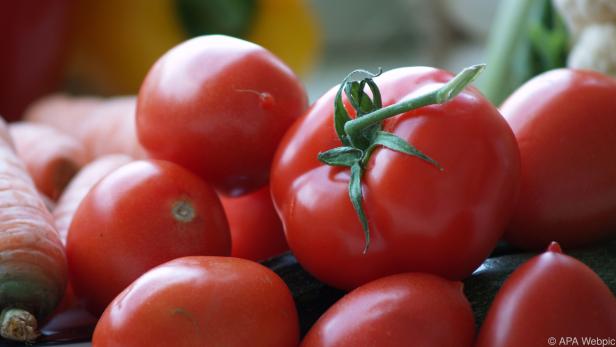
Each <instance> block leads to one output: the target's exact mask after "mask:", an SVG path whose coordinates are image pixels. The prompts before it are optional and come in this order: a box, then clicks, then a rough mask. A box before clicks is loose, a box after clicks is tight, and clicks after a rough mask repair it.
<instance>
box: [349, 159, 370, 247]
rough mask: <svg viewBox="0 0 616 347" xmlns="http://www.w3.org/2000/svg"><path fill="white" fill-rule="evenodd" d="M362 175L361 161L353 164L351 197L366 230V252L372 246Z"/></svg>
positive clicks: (350, 186) (350, 184) (350, 185)
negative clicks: (364, 202) (364, 205)
mask: <svg viewBox="0 0 616 347" xmlns="http://www.w3.org/2000/svg"><path fill="white" fill-rule="evenodd" d="M362 175H363V169H362V167H361V165H360V164H359V163H355V164H353V166H351V181H350V182H349V197H350V198H351V203H352V204H353V208H354V209H355V212H356V213H357V216H358V217H359V221H360V222H361V226H362V229H363V231H364V237H365V239H366V243H365V245H364V250H363V253H364V254H366V252H367V251H368V247H370V229H369V227H368V218H367V217H366V213H365V212H364V207H363V193H362V189H361V176H362Z"/></svg>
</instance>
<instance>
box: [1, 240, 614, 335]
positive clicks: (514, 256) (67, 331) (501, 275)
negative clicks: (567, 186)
mask: <svg viewBox="0 0 616 347" xmlns="http://www.w3.org/2000/svg"><path fill="white" fill-rule="evenodd" d="M563 251H564V253H565V254H569V255H571V256H573V257H575V258H576V259H578V260H580V261H582V262H583V263H585V264H586V265H588V266H589V267H590V268H591V269H593V270H594V271H595V272H596V273H597V274H598V275H599V277H601V278H602V279H603V281H604V282H605V283H606V284H607V285H608V287H609V288H610V289H611V290H612V292H614V293H616V240H612V241H611V242H605V243H604V244H603V245H600V246H595V247H590V248H585V249H577V250H573V251H570V252H568V251H567V250H566V249H565V250H563ZM534 255H536V253H519V252H518V251H517V250H516V249H514V248H512V247H510V246H508V245H507V244H505V243H501V244H499V245H498V246H497V247H496V249H495V250H494V252H493V253H492V255H491V257H490V258H488V259H487V260H486V261H485V262H484V263H483V264H482V265H481V267H480V268H479V269H477V270H476V271H475V272H474V273H473V275H472V276H471V277H470V278H468V279H466V280H464V292H465V294H466V296H467V298H468V300H469V302H470V303H471V306H472V309H473V312H474V314H475V320H476V322H477V325H478V326H479V325H480V324H481V322H483V319H484V318H485V315H486V312H487V310H488V308H489V307H490V303H491V302H492V300H493V299H494V296H495V295H496V293H497V292H498V289H499V288H500V287H501V286H502V285H503V283H504V282H505V280H506V279H507V277H509V275H510V274H511V273H512V272H513V271H514V270H515V269H516V268H517V267H518V266H520V265H521V264H523V263H524V262H526V261H527V260H528V259H530V258H531V257H533V256H534ZM263 264H264V265H265V266H267V267H269V268H270V269H272V270H273V271H274V272H276V273H277V274H278V275H279V276H280V277H281V278H282V279H283V280H284V281H285V283H286V284H287V285H288V286H289V289H290V290H291V292H292V294H293V298H294V300H295V304H296V307H297V312H298V314H299V321H300V331H301V335H302V336H304V335H305V334H306V332H307V331H308V330H309V329H310V327H311V326H312V325H313V324H314V322H316V321H317V319H318V318H319V317H320V316H321V314H323V312H325V311H326V310H327V308H329V307H330V306H331V305H332V304H333V303H335V302H336V301H337V300H338V299H340V298H341V297H342V296H343V295H344V294H345V292H344V291H342V290H339V289H336V288H332V287H330V286H328V285H326V284H324V283H322V282H320V281H318V280H317V279H315V278H314V277H313V276H312V275H310V274H309V273H308V272H306V271H305V270H304V269H303V268H302V267H301V266H300V265H299V263H298V262H297V260H296V259H295V257H294V256H293V254H291V253H290V252H287V253H284V254H281V255H280V256H277V257H274V258H271V259H269V260H267V261H264V262H263ZM68 313H69V314H72V315H73V316H72V317H64V318H66V319H64V320H63V319H58V317H56V318H54V320H52V321H51V322H50V323H49V324H47V325H46V326H45V328H44V329H43V334H44V335H43V336H42V337H41V340H40V341H39V342H38V343H36V344H34V345H32V346H53V345H58V344H63V343H67V342H84V341H88V340H89V339H90V337H91V334H92V332H93V329H94V323H95V320H94V318H93V317H92V316H89V315H88V314H87V313H85V312H83V311H79V310H76V311H74V312H68ZM61 318H62V317H61ZM71 318H72V319H73V321H79V322H81V323H82V324H80V325H78V326H75V325H74V324H73V325H71V324H67V321H70V319H71ZM23 345H24V344H23V343H14V342H8V341H4V340H0V347H4V346H6V347H13V346H23Z"/></svg>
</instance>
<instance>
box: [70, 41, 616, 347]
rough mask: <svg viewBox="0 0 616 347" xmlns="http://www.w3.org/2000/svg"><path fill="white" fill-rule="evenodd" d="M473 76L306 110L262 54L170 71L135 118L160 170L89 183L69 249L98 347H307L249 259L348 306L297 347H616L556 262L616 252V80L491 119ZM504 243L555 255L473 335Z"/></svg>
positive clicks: (403, 85) (582, 285)
mask: <svg viewBox="0 0 616 347" xmlns="http://www.w3.org/2000/svg"><path fill="white" fill-rule="evenodd" d="M482 69H483V66H473V67H470V68H467V69H465V70H464V71H462V72H461V73H460V74H458V75H455V76H454V75H452V74H450V73H448V72H446V71H443V70H439V69H435V68H429V67H408V68H400V69H395V70H391V71H387V72H385V73H382V74H378V75H372V74H369V73H367V72H358V73H359V74H363V75H364V76H366V77H363V78H360V79H359V80H357V81H355V80H351V79H350V77H352V76H351V75H350V76H349V77H347V79H345V80H344V81H343V83H342V84H341V85H340V86H337V87H335V88H333V89H332V90H330V91H329V92H327V93H326V94H325V95H323V96H322V97H321V98H319V99H318V100H316V101H315V102H314V103H313V104H312V106H310V108H307V99H306V94H305V91H304V89H303V87H302V85H301V82H300V81H299V79H298V78H297V77H296V76H295V75H294V74H293V72H292V71H291V70H290V69H289V68H287V67H286V66H285V65H284V64H283V63H282V62H281V61H280V60H279V59H278V58H276V57H275V56H273V55H272V54H271V53H269V52H268V51H266V50H265V49H263V48H262V47H259V46H258V45H255V44H252V43H249V42H246V41H242V40H239V39H234V38H230V37H225V36H204V37H198V38H195V39H192V40H189V41H187V42H185V43H183V44H181V45H179V46H177V47H175V48H173V49H172V50H171V51H169V52H168V53H166V54H165V55H163V56H162V57H161V58H160V59H159V60H158V61H157V62H156V63H155V64H154V66H153V67H152V69H151V70H150V72H149V74H148V76H147V77H146V79H145V80H144V82H143V84H142V86H141V89H140V92H139V96H138V103H137V111H136V118H137V129H136V130H137V135H138V137H139V140H140V142H141V144H142V145H143V147H144V148H145V150H146V151H147V153H148V155H149V157H150V159H147V160H142V161H137V162H133V163H131V164H128V165H126V166H123V167H121V168H120V169H118V170H116V171H114V172H112V173H111V174H109V175H108V176H106V177H105V178H103V179H102V180H101V181H100V182H99V183H98V184H97V185H96V186H94V188H93V189H92V190H91V191H90V192H89V193H88V195H87V196H86V197H85V198H84V200H83V201H82V203H81V204H80V207H79V209H78V210H77V212H76V214H75V217H74V219H73V222H72V224H71V227H70V230H69V234H68V240H67V253H68V261H69V270H70V272H71V281H72V286H73V287H74V289H75V292H76V293H77V295H78V296H79V297H80V298H81V299H83V300H85V305H86V307H88V309H89V310H90V311H91V312H93V313H95V314H101V312H103V310H104V313H102V316H101V318H100V320H99V322H98V325H97V327H96V330H95V332H94V338H93V344H94V345H95V346H144V345H178V344H183V345H190V346H201V345H224V346H247V345H250V346H297V345H298V344H299V343H300V333H299V329H298V313H297V310H296V307H295V305H294V302H293V297H292V293H290V291H289V289H288V287H287V286H286V285H285V283H284V282H283V281H282V280H281V279H280V278H279V277H278V276H277V275H276V274H275V273H274V272H272V271H271V270H269V269H267V268H266V267H264V266H262V265H259V264H258V263H256V262H255V261H259V260H264V259H266V258H269V257H271V256H275V255H277V254H279V253H281V252H283V251H285V250H287V249H290V251H291V252H292V254H293V255H294V256H295V257H296V258H297V260H298V261H299V263H300V264H301V266H302V267H303V268H305V269H306V270H307V271H308V272H309V273H310V274H311V275H312V276H314V277H315V278H317V279H318V280H319V281H321V282H323V283H326V284H327V285H329V286H332V287H336V288H339V289H342V290H344V291H349V293H348V294H347V295H346V296H345V297H344V298H342V299H341V300H340V301H338V302H337V303H335V304H334V305H333V306H331V308H329V310H328V311H327V312H326V313H325V314H324V315H323V316H322V317H321V318H320V319H319V320H318V321H317V322H316V323H315V324H314V326H313V327H312V329H311V330H310V331H309V332H308V334H307V335H306V337H305V338H304V339H303V341H302V342H301V346H306V347H315V346H372V345H375V346H376V345H378V346H408V345H422V346H471V345H473V344H474V343H477V346H482V347H483V346H545V345H546V341H547V340H546V339H547V338H548V337H551V336H576V337H582V336H587V335H588V336H595V337H598V338H610V337H616V300H615V299H614V295H613V293H612V292H611V291H610V289H609V288H607V286H606V285H605V284H604V283H603V282H602V280H601V279H600V278H599V277H598V276H597V275H596V274H595V273H593V271H592V270H590V269H588V268H587V267H586V266H585V265H584V264H582V263H581V262H579V261H577V260H575V259H573V258H572V257H569V256H566V255H564V254H562V252H561V251H560V248H559V246H558V245H557V244H552V245H550V242H551V241H558V242H562V244H563V245H564V246H567V247H574V246H580V245H587V244H593V243H597V242H598V241H600V240H605V239H608V238H611V237H613V236H614V230H616V198H615V197H616V184H615V182H616V161H614V160H613V155H614V154H615V153H616V133H615V131H616V118H615V117H613V115H615V114H616V99H614V98H613V95H616V81H614V80H612V79H610V78H608V77H605V76H602V75H599V74H596V73H591V72H585V71H573V70H559V71H554V72H550V73H548V74H545V75H542V76H539V77H537V78H536V79H535V80H533V81H531V82H529V83H528V84H527V85H525V86H523V87H522V88H521V89H520V90H519V91H518V92H516V93H515V94H514V95H512V96H511V98H510V99H509V100H508V101H507V102H505V104H504V105H503V106H502V107H501V109H500V110H499V109H498V108H497V107H496V106H494V105H492V104H491V103H490V102H489V101H487V100H486V99H485V98H484V97H483V95H482V94H481V93H480V92H479V91H478V90H477V89H475V88H474V87H472V86H469V84H470V83H471V82H472V80H473V79H474V78H475V77H476V76H477V74H478V73H479V72H480V71H481V70H482ZM503 116H504V117H503ZM268 184H269V185H268ZM217 194H218V195H217ZM221 201H222V204H221ZM229 228H230V229H231V230H230V231H229ZM503 237H504V238H505V239H506V240H507V241H508V242H510V243H511V244H513V245H515V246H517V247H520V248H524V249H529V250H538V249H546V248H547V247H548V245H550V246H549V249H548V251H547V252H545V253H544V254H542V255H539V256H537V257H536V258H533V259H532V260H530V261H529V262H527V263H526V264H525V265H524V266H522V267H520V268H519V269H518V270H516V271H515V273H514V274H513V275H512V276H511V277H510V278H509V279H508V280H507V282H506V284H505V285H504V286H503V288H502V290H501V291H500V292H499V294H498V295H497V298H496V299H495V301H494V303H493V305H492V307H491V309H490V311H489V313H488V316H487V319H486V321H485V323H484V324H483V325H482V327H481V329H480V332H479V334H478V338H476V332H475V322H474V316H473V312H472V310H471V307H470V304H469V302H468V300H467V298H466V297H465V296H464V293H463V291H462V285H461V283H460V281H461V280H463V279H465V278H468V277H469V276H471V274H472V273H473V271H475V270H476V269H477V268H478V267H479V266H480V265H481V263H482V262H484V260H486V258H487V257H488V256H489V255H490V253H491V252H492V251H493V250H494V248H495V246H496V244H497V242H499V241H500V240H501V239H502V238H503ZM229 255H231V257H228V256H229ZM241 258H246V259H251V260H246V259H241ZM131 283H132V284H131ZM293 294H295V293H293ZM546 298H549V299H546ZM583 298H591V299H589V300H587V301H586V300H583ZM530 316H532V319H530V320H528V319H527V318H528V317H530ZM582 320H584V321H583V322H582ZM530 331H532V333H530Z"/></svg>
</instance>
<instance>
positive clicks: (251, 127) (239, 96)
mask: <svg viewBox="0 0 616 347" xmlns="http://www.w3.org/2000/svg"><path fill="white" fill-rule="evenodd" d="M306 104H307V101H306V95H305V91H304V89H303V87H302V85H301V83H300V81H299V80H298V79H297V77H296V76H295V75H294V74H293V72H292V71H291V70H290V69H289V68H288V67H287V66H286V65H284V64H283V63H282V62H281V61H280V60H278V58H276V57H275V56H273V55H272V54H271V53H269V52H268V51H266V50H265V49H264V48H262V47H260V46H258V45H255V44H253V43H250V42H247V41H243V40H240V39H235V38H231V37H227V36H221V35H213V36H201V37H197V38H194V39H191V40H188V41H186V42H184V43H182V44H180V45H179V46H177V47H175V48H173V49H171V50H170V51H169V52H167V53H166V54H165V55H163V56H162V57H161V58H160V59H159V60H158V61H157V62H156V63H155V64H154V66H153V67H152V68H151V70H150V71H149V72H148V74H147V76H146V79H145V80H144V82H143V84H142V86H141V89H140V91H139V97H138V104H137V134H138V136H139V141H140V142H141V143H142V145H143V146H144V147H145V149H146V150H147V151H148V153H149V154H150V155H151V156H152V157H154V158H159V159H166V160H170V161H173V162H176V163H179V164H180V165H182V166H184V167H186V168H189V169H190V170H192V171H194V172H195V173H197V174H198V175H199V176H201V177H202V178H204V179H205V180H206V181H207V182H209V183H211V184H212V185H213V186H214V187H215V188H216V189H217V190H218V191H220V192H221V193H223V194H226V195H231V196H238V195H241V194H245V193H247V192H250V191H254V190H256V189H258V188H260V187H262V186H264V185H266V184H267V182H268V180H269V171H270V166H271V162H272V157H273V156H274V151H275V150H276V147H277V145H278V143H279V141H280V139H281V138H282V136H283V134H284V132H285V131H286V129H287V128H288V127H289V126H290V125H291V123H292V122H293V121H294V120H295V119H296V118H298V117H299V116H300V115H301V114H302V112H303V111H304V110H305V108H306ZM201 151H203V152H201Z"/></svg>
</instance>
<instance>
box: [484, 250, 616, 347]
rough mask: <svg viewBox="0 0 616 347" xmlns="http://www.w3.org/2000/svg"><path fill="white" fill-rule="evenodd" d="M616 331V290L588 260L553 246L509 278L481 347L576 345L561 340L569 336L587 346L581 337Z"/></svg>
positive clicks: (486, 324)
mask: <svg viewBox="0 0 616 347" xmlns="http://www.w3.org/2000/svg"><path fill="white" fill-rule="evenodd" d="M550 247H553V246H550ZM615 336H616V297H615V296H614V293H612V292H611V291H610V289H609V288H608V286H607V285H606V284H605V283H604V282H603V281H602V280H601V278H599V276H598V275H597V274H596V273H594V272H593V271H592V270H591V269H590V268H588V267H587V266H586V265H584V263H582V262H580V261H578V260H577V259H575V258H573V257H570V256H567V255H565V254H562V253H560V251H555V250H548V251H547V252H545V253H543V254H541V255H538V256H536V257H534V258H532V259H531V260H529V261H528V262H526V263H524V264H522V265H521V266H520V267H519V268H518V269H516V270H515V271H514V272H513V273H512V274H511V276H510V277H509V278H507V280H506V281H505V283H504V284H503V286H502V287H501V289H500V290H499V291H498V293H497V295H496V297H495V298H494V301H493V302H492V304H491V306H490V309H489V310H488V313H487V316H486V319H485V321H484V322H483V324H482V326H481V329H480V332H479V335H478V338H477V343H476V347H517V346H527V347H535V346H536V347H540V346H555V345H556V346H564V345H569V346H572V345H575V344H573V342H572V340H571V341H569V342H568V344H565V343H564V342H562V341H561V338H565V339H566V338H567V337H569V338H572V339H573V338H576V339H577V345H579V346H583V345H584V343H583V341H582V338H600V339H601V338H603V339H604V338H612V339H613V338H614V337H615ZM549 338H555V339H556V340H552V341H556V343H554V344H552V343H550V342H549V340H548V339H549ZM564 341H566V340H564ZM585 345H587V346H589V345H590V344H589V343H586V344H585ZM595 345H597V344H595Z"/></svg>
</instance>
